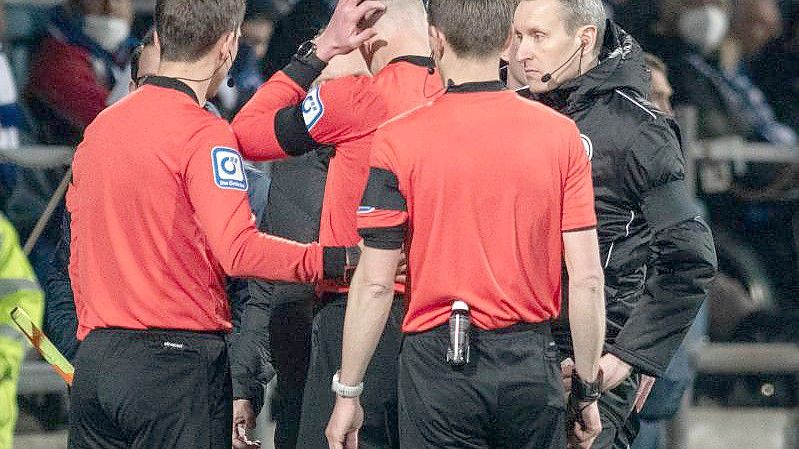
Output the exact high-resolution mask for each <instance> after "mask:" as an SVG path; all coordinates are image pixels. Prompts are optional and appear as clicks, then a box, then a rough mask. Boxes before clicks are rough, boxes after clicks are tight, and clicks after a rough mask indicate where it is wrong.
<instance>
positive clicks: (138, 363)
mask: <svg viewBox="0 0 799 449" xmlns="http://www.w3.org/2000/svg"><path fill="white" fill-rule="evenodd" d="M244 9H245V2H244V0H159V1H158V2H157V4H156V11H155V16H156V17H155V18H156V29H157V38H158V40H159V42H160V46H161V66H160V69H159V71H158V75H157V76H152V77H149V78H148V79H147V80H146V81H145V82H144V83H143V84H144V85H143V86H142V87H141V88H140V89H138V90H137V91H136V92H134V93H132V94H131V95H129V96H128V97H126V98H125V99H124V100H122V101H120V102H119V103H117V104H116V105H114V106H112V107H110V108H108V109H106V110H105V111H104V112H102V113H101V114H100V115H99V116H98V118H97V119H96V120H95V121H94V122H93V123H92V124H91V125H90V126H89V127H88V128H87V129H86V132H85V137H84V140H83V142H82V143H81V144H80V146H79V147H78V150H77V152H76V155H75V160H74V163H73V170H74V175H73V181H72V185H71V186H70V189H69V192H68V196H67V206H68V208H69V211H70V213H71V217H72V222H71V228H72V234H71V258H70V268H69V271H70V278H71V280H72V286H73V289H74V292H75V305H76V309H77V313H78V320H79V327H78V338H79V339H82V340H84V341H83V344H81V347H80V349H79V351H78V354H77V358H76V361H75V365H76V366H75V368H76V373H75V382H74V385H73V389H72V403H71V407H70V436H69V447H70V448H71V449H95V448H96V449H100V448H103V449H107V448H148V449H153V448H201V449H202V448H219V449H221V448H229V447H230V444H231V429H232V397H231V396H232V393H231V381H230V374H229V368H228V358H227V352H226V348H225V341H224V339H223V335H224V334H225V333H227V332H229V331H230V329H231V323H230V310H229V302H228V298H227V296H226V294H225V289H224V286H225V280H224V279H225V278H224V276H225V275H230V276H238V277H263V278H270V279H280V280H284V281H295V282H316V281H320V280H322V279H323V278H324V277H338V276H340V275H341V274H342V273H343V271H344V266H345V258H346V257H345V250H344V249H343V248H322V247H321V246H319V245H317V244H311V245H302V244H298V243H294V242H290V241H288V240H283V239H278V238H274V237H270V236H267V235H265V234H262V233H260V232H258V231H257V230H256V228H255V225H254V218H253V216H252V213H251V212H250V205H249V202H248V200H247V179H246V177H245V175H244V167H243V160H242V158H241V156H240V155H239V153H238V150H237V142H236V138H235V136H234V135H233V131H232V130H231V128H230V126H229V125H228V124H227V123H226V122H225V121H224V120H222V119H220V118H218V117H216V116H214V115H213V114H211V113H209V112H208V111H206V110H204V109H203V105H204V104H205V102H206V99H207V98H208V97H211V96H213V95H214V93H215V92H216V90H217V88H218V87H219V84H220V82H221V81H222V80H223V79H224V78H225V76H226V74H227V71H228V70H229V69H230V66H231V64H232V61H233V60H234V59H235V57H236V53H237V49H238V39H239V35H240V29H239V27H240V24H241V22H242V20H243V18H244Z"/></svg>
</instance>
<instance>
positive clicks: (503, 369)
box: [399, 324, 566, 449]
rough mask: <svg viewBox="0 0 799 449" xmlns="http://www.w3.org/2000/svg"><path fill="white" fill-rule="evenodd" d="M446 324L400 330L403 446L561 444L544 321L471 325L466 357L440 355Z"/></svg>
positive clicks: (561, 418)
mask: <svg viewBox="0 0 799 449" xmlns="http://www.w3.org/2000/svg"><path fill="white" fill-rule="evenodd" d="M448 345H449V334H448V329H447V326H442V327H439V328H436V329H434V330H432V331H430V332H425V333H421V334H415V335H407V336H406V337H405V341H404V344H403V348H402V354H401V356H400V376H399V403H400V446H401V447H402V448H403V449H424V448H442V449H444V448H451V449H456V448H457V449H487V448H491V449H499V448H515V449H532V448H553V449H554V448H558V449H560V448H565V447H566V415H565V408H566V404H565V397H564V392H563V384H562V381H561V374H560V363H559V360H558V350H557V347H556V346H555V343H554V342H553V340H552V336H551V334H550V331H549V325H548V324H517V325H515V326H512V327H511V328H508V329H503V330H498V331H480V330H475V329H473V330H472V332H471V360H470V361H469V363H468V364H467V365H466V366H465V367H464V368H463V369H453V368H452V367H451V366H450V365H449V364H448V363H447V361H446V350H447V347H448Z"/></svg>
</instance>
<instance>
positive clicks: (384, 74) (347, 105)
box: [233, 56, 442, 292]
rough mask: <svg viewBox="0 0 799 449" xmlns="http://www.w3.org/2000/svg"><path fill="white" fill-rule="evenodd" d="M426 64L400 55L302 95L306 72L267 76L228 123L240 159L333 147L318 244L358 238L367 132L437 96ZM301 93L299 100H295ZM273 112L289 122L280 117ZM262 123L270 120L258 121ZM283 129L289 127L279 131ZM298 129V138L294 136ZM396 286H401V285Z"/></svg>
mask: <svg viewBox="0 0 799 449" xmlns="http://www.w3.org/2000/svg"><path fill="white" fill-rule="evenodd" d="M295 64H296V63H295ZM431 65H432V60H430V58H427V57H421V56H405V57H400V58H397V59H394V60H393V61H391V62H390V63H389V64H388V65H387V66H386V67H385V68H383V69H382V70H381V71H380V72H379V73H377V74H376V75H375V76H374V77H368V76H347V77H342V78H338V79H334V80H330V81H327V82H325V83H322V84H321V85H320V86H317V87H314V88H313V89H311V90H310V91H309V92H308V93H307V94H305V89H304V88H303V86H302V84H301V83H302V80H303V79H308V78H311V76H310V75H309V76H302V75H297V74H296V71H295V70H292V69H288V70H287V71H286V72H284V71H281V72H278V73H277V74H276V75H275V76H274V77H272V79H270V80H269V81H267V82H266V83H265V84H264V85H263V86H262V87H261V88H260V90H259V91H258V92H257V93H256V94H255V96H254V97H253V99H252V100H250V102H249V103H247V105H246V106H244V108H242V110H241V112H239V114H238V116H237V117H236V119H235V120H234V121H233V128H234V131H235V132H236V135H237V137H238V139H239V143H240V145H241V150H242V153H243V154H244V155H245V157H247V158H254V159H258V158H262V157H273V156H274V155H281V154H284V153H291V152H292V151H295V152H296V151H297V150H298V148H297V147H300V148H303V146H304V145H305V142H307V141H309V140H311V141H312V142H315V143H316V146H317V147H318V146H321V145H330V146H334V147H335V156H334V157H333V158H332V159H331V161H330V166H329V168H328V174H327V181H326V185H325V194H324V201H323V204H322V217H321V221H320V230H319V243H321V244H323V245H328V246H353V245H356V244H357V243H358V242H360V240H361V237H360V236H359V235H358V224H357V218H356V211H357V209H358V206H359V204H360V201H361V198H362V197H363V191H364V188H365V187H366V181H367V179H368V176H369V154H370V151H371V146H372V137H373V135H374V131H375V130H376V129H377V127H378V126H379V125H380V124H382V123H383V122H385V121H386V120H388V119H390V118H391V117H394V116H396V115H398V114H401V113H403V112H406V111H408V110H410V109H413V108H415V107H417V106H419V105H422V104H424V103H426V102H429V101H431V100H432V98H434V97H435V96H436V95H438V94H440V93H441V87H442V85H441V79H440V77H439V76H438V75H437V74H432V75H431V74H430V73H429V72H428V67H430V66H431ZM295 67H296V65H295ZM306 70H307V69H306ZM302 94H305V98H304V100H302V102H301V103H300V101H299V100H298V98H302V97H300V95H302ZM295 103H296V104H295ZM281 114H282V116H283V117H291V118H293V119H294V120H287V119H284V120H281ZM270 120H272V121H274V123H275V125H274V126H264V122H266V123H269V121H270ZM291 127H294V128H295V130H294V131H287V129H286V128H291ZM303 134H305V136H304V138H299V137H297V136H299V135H303ZM326 284H327V285H325V286H324V289H325V290H328V291H338V292H343V291H346V287H342V286H338V285H334V284H332V283H326ZM398 289H399V290H404V286H398Z"/></svg>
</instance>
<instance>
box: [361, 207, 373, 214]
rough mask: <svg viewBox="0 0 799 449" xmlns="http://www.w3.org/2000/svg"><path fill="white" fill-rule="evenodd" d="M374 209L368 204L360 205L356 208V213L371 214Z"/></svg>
mask: <svg viewBox="0 0 799 449" xmlns="http://www.w3.org/2000/svg"><path fill="white" fill-rule="evenodd" d="M374 211H375V208H374V207H369V206H361V207H359V208H358V213H359V214H371V213H372V212H374Z"/></svg>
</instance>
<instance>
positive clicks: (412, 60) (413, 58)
mask: <svg viewBox="0 0 799 449" xmlns="http://www.w3.org/2000/svg"><path fill="white" fill-rule="evenodd" d="M395 62H407V63H409V64H413V65H418V66H420V67H425V68H427V67H432V66H433V58H431V57H429V56H417V55H408V56H400V57H398V58H394V59H392V60H391V61H389V63H388V65H391V64H394V63H395Z"/></svg>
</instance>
